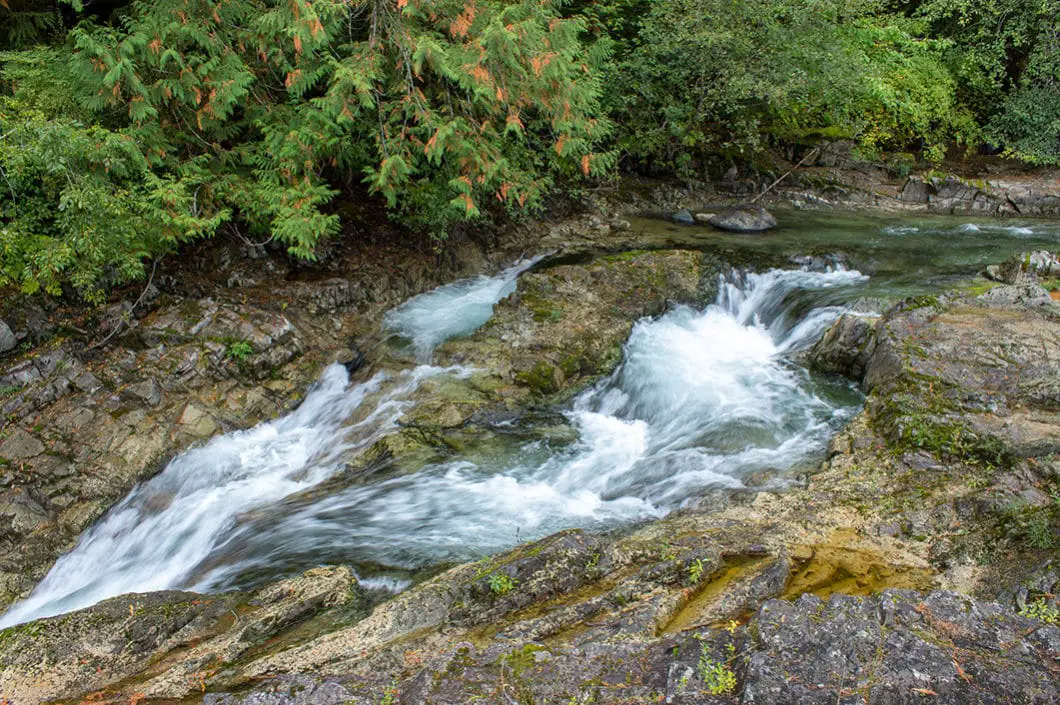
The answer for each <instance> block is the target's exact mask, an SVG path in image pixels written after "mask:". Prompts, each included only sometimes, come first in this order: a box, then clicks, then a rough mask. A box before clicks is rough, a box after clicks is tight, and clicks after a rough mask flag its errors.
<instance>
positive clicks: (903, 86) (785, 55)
mask: <svg viewBox="0 0 1060 705" xmlns="http://www.w3.org/2000/svg"><path fill="white" fill-rule="evenodd" d="M878 10H879V8H878V6H877V4H876V3H874V2H869V1H865V2H857V3H849V2H839V1H838V0H811V1H810V2H803V1H801V0H799V1H796V0H780V1H779V2H778V1H774V0H740V1H739V2H728V1H723V0H664V1H662V2H658V3H654V4H653V5H652V9H651V12H650V14H649V15H648V16H647V17H646V18H645V19H644V22H643V26H642V27H641V30H640V33H639V37H638V39H637V43H636V46H635V48H634V49H633V50H632V51H631V52H629V54H628V55H627V56H625V57H624V59H623V60H622V61H620V62H619V63H617V64H615V65H614V66H613V68H612V72H613V77H614V80H615V82H616V83H617V84H618V85H619V87H620V89H619V90H618V91H617V92H616V93H615V94H614V95H615V96H617V97H616V98H614V100H613V102H612V107H613V110H614V114H615V116H616V119H617V120H618V121H619V122H620V124H621V127H622V130H621V135H620V144H621V146H622V147H624V148H625V149H627V150H628V151H629V152H630V154H632V155H634V156H635V157H640V158H646V159H651V160H654V161H656V162H661V163H665V164H669V165H671V166H676V167H678V168H680V167H682V166H687V165H689V164H690V162H691V160H692V158H693V157H694V156H695V155H698V154H708V153H717V154H722V155H726V156H729V157H740V156H742V157H747V156H748V155H750V154H753V153H754V152H755V151H756V150H758V149H760V148H761V147H762V146H763V145H764V144H765V143H767V142H768V141H769V140H771V139H782V140H793V139H799V138H803V137H806V136H810V135H815V134H816V135H827V136H829V137H831V138H835V137H850V138H857V139H859V140H861V142H862V143H863V144H865V145H866V146H868V147H870V148H885V147H896V146H899V147H900V146H904V145H905V144H907V143H909V142H910V141H912V140H916V139H923V140H925V141H926V142H927V145H928V153H929V156H932V157H939V156H941V154H942V151H943V149H944V146H945V144H946V142H947V141H948V140H950V139H958V140H965V139H969V138H970V137H972V136H973V134H974V132H975V125H974V124H973V123H972V121H971V119H970V116H969V115H968V114H967V113H966V112H965V111H963V110H962V109H961V108H960V106H958V105H956V103H955V100H954V94H953V81H952V79H951V77H950V76H949V74H948V73H947V71H946V69H945V68H944V66H943V65H942V63H941V59H940V47H939V45H938V44H937V43H936V42H933V41H932V40H928V39H921V38H920V36H921V35H920V30H921V26H920V25H918V24H917V23H915V22H913V21H911V20H907V19H905V18H901V17H896V16H893V15H884V14H881V13H879V12H878Z"/></svg>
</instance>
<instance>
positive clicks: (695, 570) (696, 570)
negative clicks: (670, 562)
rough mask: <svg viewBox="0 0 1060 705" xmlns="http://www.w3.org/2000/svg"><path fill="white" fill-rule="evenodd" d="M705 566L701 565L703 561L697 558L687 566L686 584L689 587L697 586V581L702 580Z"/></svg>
mask: <svg viewBox="0 0 1060 705" xmlns="http://www.w3.org/2000/svg"><path fill="white" fill-rule="evenodd" d="M705 569H706V566H705V565H703V559H702V558H697V559H696V560H694V561H692V562H691V563H690V564H689V565H688V582H689V584H691V585H693V586H694V585H699V581H700V580H702V579H703V571H704V570H705Z"/></svg>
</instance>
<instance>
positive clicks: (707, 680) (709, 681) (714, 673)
mask: <svg viewBox="0 0 1060 705" xmlns="http://www.w3.org/2000/svg"><path fill="white" fill-rule="evenodd" d="M698 670H699V677H700V678H702V679H703V685H704V686H706V688H707V690H708V691H709V692H710V694H711V695H723V694H724V693H731V692H732V691H734V690H736V674H735V673H733V672H732V669H730V668H729V667H728V666H726V665H725V664H724V663H723V662H721V661H715V660H714V659H712V658H711V657H710V647H709V646H707V645H706V644H703V651H702V653H701V654H700V655H699V669H698Z"/></svg>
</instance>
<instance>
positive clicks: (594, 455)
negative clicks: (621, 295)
mask: <svg viewBox="0 0 1060 705" xmlns="http://www.w3.org/2000/svg"><path fill="white" fill-rule="evenodd" d="M792 220H795V221H796V225H795V226H794V230H795V231H796V232H797V233H801V237H799V238H798V243H799V245H800V246H801V247H799V248H796V247H794V246H793V244H792V243H791V242H788V243H787V244H786V245H785V244H784V243H785V240H786V239H789V240H790V239H791V238H792V237H793V235H792V232H791V231H790V230H789V231H788V232H785V231H781V232H780V233H778V236H777V237H772V238H756V239H748V238H746V237H745V238H743V239H738V240H737V239H733V238H730V237H729V236H720V237H718V236H716V237H712V238H711V239H710V240H709V241H708V242H706V246H710V247H714V246H718V245H722V246H729V245H730V244H732V243H737V244H738V245H739V246H740V247H742V248H745V249H748V250H751V251H753V250H755V249H756V248H759V249H761V250H769V249H770V248H781V249H779V250H778V252H780V253H782V254H786V255H787V254H793V253H795V252H797V251H804V252H805V251H806V249H805V248H806V247H807V245H808V244H809V245H811V246H813V247H827V248H828V249H829V251H835V250H839V251H841V252H842V253H843V255H844V257H843V259H845V260H847V261H851V262H854V263H856V264H859V265H861V266H864V267H865V268H866V269H871V270H872V271H874V273H875V277H874V279H875V281H873V280H870V278H869V277H866V276H865V275H863V274H861V273H860V272H858V271H853V270H847V269H846V268H844V267H843V266H841V265H839V266H831V267H826V268H823V269H824V271H808V270H806V269H791V270H776V269H772V270H768V271H765V272H762V273H738V272H734V273H733V274H732V275H731V276H729V277H727V278H725V280H724V281H722V282H721V286H720V288H719V294H718V297H717V300H716V301H715V302H714V303H713V304H711V305H709V306H706V307H704V308H702V309H695V308H691V307H688V306H678V307H675V308H673V309H672V310H670V311H669V312H668V313H666V314H665V315H663V316H661V317H659V318H657V319H653V320H647V319H646V320H643V321H640V322H639V323H637V324H636V326H635V327H634V329H633V332H632V335H631V336H630V339H629V341H628V342H627V343H626V346H625V349H624V360H623V363H622V364H621V366H620V367H619V368H618V369H617V370H616V371H615V372H614V374H612V375H611V376H610V377H609V378H607V379H605V380H603V381H602V382H601V383H599V384H598V385H596V386H595V387H594V388H592V389H588V390H586V391H585V392H583V393H582V394H581V395H579V396H578V397H577V398H576V399H575V400H574V401H573V402H572V403H571V404H570V405H568V407H567V408H565V409H563V410H562V413H563V414H564V416H565V417H566V420H567V423H568V424H569V425H570V426H571V427H572V428H573V429H574V430H575V431H576V432H577V433H576V435H577V440H576V441H574V442H571V443H551V442H549V441H545V440H536V441H532V442H528V441H513V442H511V443H510V444H508V445H507V446H506V447H505V448H504V449H503V450H502V451H500V452H494V453H491V454H488V455H487V456H486V457H471V456H468V457H463V458H458V459H455V460H452V461H451V462H447V463H444V464H439V465H434V466H428V467H427V468H425V469H423V470H420V471H419V472H416V473H414V474H408V475H394V474H393V473H388V472H385V471H382V472H378V473H369V474H367V475H366V476H365V477H362V478H360V479H359V481H358V482H355V483H350V482H338V481H336V480H337V479H338V478H340V477H341V476H342V475H343V471H344V469H345V467H346V462H347V460H348V459H350V458H351V457H354V456H355V455H356V454H357V453H358V451H361V450H363V449H365V448H367V447H368V446H370V445H371V444H372V443H374V442H375V441H376V440H378V439H379V438H381V437H382V436H384V435H385V434H386V433H388V432H390V431H392V430H393V429H394V428H395V426H396V423H397V421H398V419H399V418H400V416H401V414H402V413H403V412H404V410H406V409H407V408H408V407H409V405H410V404H411V403H412V402H411V400H410V399H411V397H412V395H413V393H414V392H415V391H416V389H417V388H418V386H419V385H420V384H421V382H423V381H424V380H426V379H430V378H437V377H439V376H443V375H453V376H462V375H466V374H468V373H469V372H470V371H469V370H466V369H462V368H456V367H452V368H441V367H435V366H431V365H429V364H421V365H419V366H416V367H410V368H409V369H406V370H403V371H399V372H395V373H391V374H384V373H381V372H380V373H376V374H375V375H373V376H372V377H370V378H369V379H368V380H366V381H363V382H360V383H356V384H350V383H349V381H348V379H347V376H346V372H345V370H344V369H343V368H342V367H339V366H331V367H329V368H327V369H326V370H325V372H324V374H323V376H322V378H321V380H320V381H319V382H318V383H317V385H316V386H315V387H314V388H313V389H312V390H310V392H309V394H308V395H307V397H306V399H305V401H304V402H303V403H302V405H301V406H300V407H299V408H298V409H297V410H296V411H294V412H292V413H291V414H289V415H288V416H285V417H283V418H281V419H277V420H275V421H272V422H269V423H265V424H261V425H259V426H257V427H255V428H252V429H249V430H247V431H242V432H237V433H231V434H227V435H224V436H220V437H217V438H215V439H213V440H212V441H210V442H209V443H208V444H206V445H205V446H203V447H201V448H198V449H193V450H190V451H188V452H186V453H184V454H183V455H181V456H179V457H178V458H176V459H174V460H173V461H172V462H171V463H170V464H169V466H167V467H166V469H165V470H164V471H163V472H162V473H160V474H159V475H158V476H156V477H154V478H153V479H151V480H149V481H147V482H144V483H142V484H141V485H139V486H138V487H137V488H135V489H134V490H133V491H132V492H131V493H130V494H129V495H128V496H127V497H126V498H125V499H124V500H122V501H121V502H120V503H119V504H118V505H116V506H115V507H114V508H113V509H111V510H110V511H109V512H108V513H107V514H106V515H105V516H104V517H103V518H102V519H100V521H99V522H97V524H96V525H95V526H93V527H92V528H91V529H90V530H89V531H87V532H86V533H85V534H84V535H83V536H82V537H81V540H80V541H79V542H78V544H77V546H76V547H75V548H74V549H73V550H72V551H71V552H70V553H68V554H67V555H65V556H63V557H62V558H61V559H60V560H59V561H58V562H57V563H56V565H55V566H54V567H53V569H52V570H51V572H50V573H49V574H48V575H47V576H46V577H45V579H44V580H43V581H42V582H41V583H40V584H39V585H38V586H37V588H36V590H34V592H33V594H32V595H31V596H30V597H29V598H28V599H26V600H25V601H23V602H21V603H19V604H16V605H15V606H14V607H12V608H11V610H9V611H8V613H7V614H5V615H4V616H3V617H2V618H0V627H2V626H8V625H11V624H16V623H19V622H22V621H26V620H29V619H33V618H37V617H41V616H47V615H52V614H58V613H61V612H65V611H68V610H71V609H76V608H79V607H84V606H87V605H90V604H93V603H95V602H97V601H98V600H101V599H103V598H106V597H111V596H114V595H118V594H121V593H124V592H132V591H147V590H158V589H165V588H186V589H196V590H200V591H202V590H205V591H216V590H224V589H229V588H232V587H245V586H247V585H251V584H255V583H257V582H261V581H263V580H266V579H270V578H275V577H277V576H278V575H283V574H289V573H292V572H296V571H298V570H302V569H304V568H307V567H310V566H313V565H318V564H321V563H336V562H345V563H349V564H352V565H354V566H355V567H356V568H357V571H358V573H359V574H360V575H361V577H362V583H364V584H365V585H368V586H376V587H379V588H382V589H389V590H397V589H401V588H403V587H405V586H406V585H407V584H408V581H409V576H410V575H412V574H413V572H414V571H417V570H422V569H426V568H430V567H432V566H440V565H444V564H446V563H450V562H453V561H461V560H467V559H474V558H478V557H481V556H483V555H486V554H489V553H492V552H496V551H500V550H504V549H505V548H508V547H510V546H512V545H514V544H515V543H518V542H519V541H522V540H528V539H532V538H536V537H539V536H543V535H546V534H548V533H551V532H553V531H556V530H558V529H562V528H567V527H574V526H578V527H586V528H592V529H605V528H610V527H614V526H619V525H622V524H626V523H629V522H633V521H637V520H640V519H644V518H649V517H654V516H660V515H662V514H664V513H666V512H668V511H670V510H672V509H674V508H677V507H681V506H683V505H686V504H688V503H692V502H695V501H696V500H697V499H698V498H700V497H702V496H703V495H704V493H706V492H708V491H710V490H711V489H714V488H719V487H728V488H739V487H743V486H752V485H760V484H762V483H763V482H765V483H767V484H772V485H774V486H775V485H777V484H781V485H782V484H784V483H785V482H787V481H788V479H789V478H791V477H792V475H793V474H794V472H795V471H796V470H798V469H801V468H806V467H809V466H811V465H813V464H815V463H817V462H819V461H820V458H821V457H822V455H823V452H824V449H825V447H826V445H827V442H828V440H829V438H830V437H831V435H832V434H833V433H834V432H835V431H836V430H837V429H838V428H839V427H840V426H841V425H842V424H843V423H844V422H845V421H846V420H847V419H849V418H850V417H851V416H852V415H853V414H854V413H856V411H857V409H858V408H859V406H860V401H861V400H860V396H859V394H858V392H857V391H856V390H855V389H854V388H853V386H852V385H851V384H850V383H848V382H845V381H841V380H836V379H830V378H824V377H818V376H814V375H811V374H810V373H808V372H807V371H806V370H804V369H802V368H800V367H799V366H797V365H796V364H795V363H794V362H792V359H791V353H793V352H797V351H799V350H801V349H804V348H805V347H806V346H807V345H809V344H812V342H813V341H814V340H815V339H816V338H817V337H818V336H819V335H820V333H821V332H822V331H823V330H824V329H825V328H826V327H827V325H828V324H829V323H830V322H831V321H832V320H834V319H835V317H836V316H838V315H839V314H840V313H841V312H842V311H843V310H844V307H845V306H846V304H847V303H848V302H850V301H852V300H853V299H855V298H856V297H859V296H864V295H865V294H866V293H871V294H873V295H878V294H879V293H889V294H893V293H896V292H897V293H902V294H905V293H909V292H913V291H916V290H917V289H918V288H924V287H925V286H927V285H925V284H924V281H925V280H927V281H950V280H952V279H954V278H959V277H966V276H968V275H969V274H972V273H974V271H975V269H976V268H977V267H978V266H980V265H981V264H983V263H985V262H989V261H996V260H997V259H1000V258H1001V257H1003V256H1004V255H1005V254H1008V252H1009V251H1019V250H1022V249H1028V248H1031V247H1041V246H1048V245H1050V244H1051V245H1052V246H1053V247H1054V248H1055V246H1056V243H1057V242H1060V228H1058V227H1054V226H1046V225H1040V224H1035V225H1031V226H1023V225H1017V226H1006V227H1008V228H1009V229H1008V230H1005V231H1003V232H990V231H989V228H991V227H994V228H997V227H999V226H997V225H995V224H992V223H984V224H979V225H975V227H976V228H978V229H977V230H973V229H972V227H971V225H972V224H967V223H966V224H959V223H958V224H953V223H952V221H950V222H946V221H930V222H925V221H921V222H919V223H914V224H911V223H908V222H907V223H904V224H897V225H896V224H894V223H888V222H880V221H873V222H872V224H871V227H866V226H864V225H860V224H859V225H858V226H857V227H855V226H853V225H849V224H848V225H847V226H846V230H843V229H842V228H841V227H839V226H837V225H836V223H835V222H833V221H831V220H828V221H821V222H817V223H816V224H814V221H812V220H808V221H805V222H802V223H799V222H798V220H797V219H792ZM648 222H649V223H650V224H651V227H654V228H656V229H657V230H658V232H657V236H658V238H659V239H661V240H668V241H672V244H680V245H683V246H688V245H689V244H690V242H691V243H695V244H698V246H704V241H705V238H704V235H703V234H702V233H701V232H698V231H696V230H695V229H686V230H673V229H671V228H669V227H668V226H666V225H664V224H659V223H657V222H652V221H648ZM939 222H943V223H944V225H939V224H938V223H939ZM830 228H832V229H835V231H836V232H841V233H843V235H844V237H842V238H840V237H837V236H836V232H830ZM851 230H853V231H854V233H853V235H854V237H850V232H849V231H851ZM999 241H1000V242H1001V244H1000V245H999V244H998V242H999ZM813 247H811V248H810V249H813ZM947 247H949V248H951V249H952V251H951V252H949V253H948V256H946V255H945V254H941V253H940V252H939V250H940V249H946V248H947ZM999 250H1000V252H999ZM1006 250H1007V251H1006ZM769 254H773V255H775V254H776V253H775V252H770V253H769ZM836 259H837V258H831V261H835V260H836ZM532 264H533V262H532V261H530V262H522V263H520V264H518V265H517V266H515V267H512V268H511V269H508V270H506V271H505V272H502V273H501V274H500V275H498V276H496V277H476V278H473V279H470V280H464V281H461V282H456V283H454V284H452V285H449V286H446V287H441V288H440V289H437V290H435V291H434V292H430V293H428V294H425V295H423V296H420V297H416V298H415V299H412V300H410V301H409V302H407V303H406V304H404V305H402V306H401V307H398V308H397V309H395V310H394V311H392V312H391V313H390V314H389V315H388V316H387V318H386V324H387V325H388V326H389V327H390V328H391V329H392V330H393V331H395V332H396V333H397V334H399V335H400V336H403V337H404V338H406V339H408V340H409V341H410V342H411V344H412V346H413V347H414V349H415V350H416V352H417V354H418V356H419V357H420V359H421V360H422V361H429V358H430V355H431V351H432V350H433V349H434V347H435V346H436V345H437V344H438V343H440V342H442V341H444V340H446V339H448V338H451V337H454V336H458V335H465V334H468V333H470V332H472V331H474V330H475V329H476V328H478V327H479V326H481V325H482V324H483V323H484V322H485V321H486V320H488V318H489V315H490V312H491V310H492V305H493V303H495V302H496V301H498V300H499V299H501V298H503V297H504V296H506V295H507V294H508V293H510V292H511V291H513V290H514V287H515V282H516V279H517V277H518V275H519V273H521V272H522V271H524V270H525V269H526V268H527V267H529V266H531V265H532ZM819 264H820V263H819V262H818V266H816V267H815V268H817V269H822V268H821V267H820V266H819ZM918 275H919V276H918ZM881 280H882V281H881Z"/></svg>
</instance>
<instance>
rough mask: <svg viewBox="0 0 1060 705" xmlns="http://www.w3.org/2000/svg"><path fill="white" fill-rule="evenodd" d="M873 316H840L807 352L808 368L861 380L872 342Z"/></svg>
mask: <svg viewBox="0 0 1060 705" xmlns="http://www.w3.org/2000/svg"><path fill="white" fill-rule="evenodd" d="M875 325H876V319H875V318H868V317H866V316H856V315H852V314H845V315H843V316H840V317H839V320H837V321H836V322H835V323H833V324H832V327H831V328H829V329H828V330H827V331H826V332H825V334H824V336H822V338H821V339H820V340H819V341H817V343H816V344H815V345H814V346H813V348H812V349H811V350H810V352H809V356H808V360H809V364H810V367H812V368H813V369H815V370H817V371H819V372H826V373H831V374H841V375H845V376H847V377H852V378H854V379H861V377H862V376H863V375H864V374H865V366H866V365H867V364H868V361H869V358H870V357H871V356H872V350H873V347H874V345H875V338H874V337H873V328H874V327H875Z"/></svg>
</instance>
